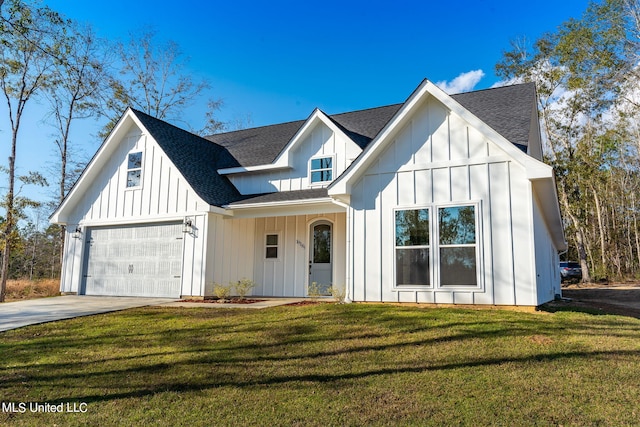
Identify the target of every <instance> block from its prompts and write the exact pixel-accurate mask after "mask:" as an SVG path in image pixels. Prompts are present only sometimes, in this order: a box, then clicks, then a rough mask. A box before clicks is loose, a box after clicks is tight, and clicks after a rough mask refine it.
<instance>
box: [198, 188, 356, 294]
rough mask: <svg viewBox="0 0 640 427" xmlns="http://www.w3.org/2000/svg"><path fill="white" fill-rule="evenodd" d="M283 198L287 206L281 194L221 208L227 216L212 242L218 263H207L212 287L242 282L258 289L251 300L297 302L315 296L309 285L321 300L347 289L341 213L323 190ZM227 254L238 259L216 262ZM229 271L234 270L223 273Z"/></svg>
mask: <svg viewBox="0 0 640 427" xmlns="http://www.w3.org/2000/svg"><path fill="white" fill-rule="evenodd" d="M286 196H287V197H288V198H289V200H282V193H275V194H268V195H260V196H255V197H253V198H248V199H246V200H244V201H241V202H236V203H233V204H230V205H228V206H225V209H226V210H227V212H228V213H229V214H230V215H228V216H224V217H223V218H221V222H220V221H219V222H218V226H217V227H215V228H216V229H217V230H218V232H214V233H212V236H211V238H212V239H214V240H215V246H217V247H218V249H217V250H215V251H213V257H215V256H216V254H217V256H218V260H217V262H216V260H215V259H214V260H212V263H211V264H212V265H214V266H216V267H218V268H216V267H214V268H213V277H214V281H216V282H217V283H228V282H229V281H235V280H240V279H242V278H245V277H246V278H250V279H251V280H253V281H254V282H255V283H256V284H257V286H256V287H255V288H254V289H253V291H252V294H253V295H260V296H266V297H297V298H300V297H307V296H309V295H310V294H314V293H316V292H314V290H313V286H312V284H315V285H316V287H317V289H319V291H320V293H321V294H328V293H329V291H328V289H329V288H330V287H331V286H332V285H336V286H345V285H346V269H347V239H346V235H347V232H346V222H347V221H346V209H345V207H344V206H343V205H341V204H336V203H335V202H333V201H332V200H331V198H329V197H328V196H327V195H326V189H314V190H307V191H300V192H297V191H296V192H290V193H289V194H287V195H286ZM292 196H298V198H297V199H296V198H293V199H291V198H292ZM221 230H224V232H223V233H220V232H219V231H221ZM221 241H224V242H225V243H224V244H222V243H221ZM228 251H232V252H234V253H235V254H236V256H237V257H239V258H240V259H235V260H233V259H231V260H229V261H231V262H220V259H219V258H220V257H223V258H227V259H228V258H229V254H228ZM229 265H237V266H238V268H235V269H234V270H235V271H230V270H227V268H228V266H229ZM225 270H226V271H225ZM310 286H312V290H311V292H310V289H309V287H310ZM208 288H209V287H208ZM206 294H207V295H209V294H211V289H207V292H206Z"/></svg>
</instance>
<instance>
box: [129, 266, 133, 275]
mask: <svg viewBox="0 0 640 427" xmlns="http://www.w3.org/2000/svg"><path fill="white" fill-rule="evenodd" d="M131 273H133V264H129V274H131Z"/></svg>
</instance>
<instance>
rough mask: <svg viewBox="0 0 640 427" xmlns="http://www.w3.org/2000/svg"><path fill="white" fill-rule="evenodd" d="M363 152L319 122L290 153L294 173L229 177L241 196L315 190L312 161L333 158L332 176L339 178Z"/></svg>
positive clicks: (285, 170) (285, 171) (276, 172)
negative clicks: (310, 166) (311, 178)
mask: <svg viewBox="0 0 640 427" xmlns="http://www.w3.org/2000/svg"><path fill="white" fill-rule="evenodd" d="M361 151H362V150H361V149H360V147H358V146H357V145H356V144H355V143H354V142H353V141H351V140H350V139H349V138H346V137H344V136H343V135H341V134H335V133H334V132H333V130H331V129H330V128H329V127H328V126H326V125H325V124H324V123H322V122H319V123H317V124H316V125H315V127H314V128H313V129H312V130H311V132H310V134H309V135H307V136H306V137H305V138H304V139H302V140H301V141H299V142H298V144H296V145H295V146H294V147H293V148H292V150H291V152H290V153H289V156H290V163H291V166H292V167H291V169H283V170H275V171H269V172H252V173H243V174H238V175H230V176H229V179H230V180H231V182H232V183H233V185H234V186H235V187H236V188H237V189H238V191H240V193H241V194H260V193H270V192H273V191H293V190H303V189H307V188H312V186H311V185H310V180H309V159H311V158H315V157H322V156H333V162H334V165H333V174H334V178H336V177H338V176H340V174H342V172H344V170H345V169H346V168H347V167H348V166H349V165H350V164H351V162H352V161H353V160H354V159H355V158H356V157H358V155H359V154H360V152H361Z"/></svg>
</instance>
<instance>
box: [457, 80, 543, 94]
mask: <svg viewBox="0 0 640 427" xmlns="http://www.w3.org/2000/svg"><path fill="white" fill-rule="evenodd" d="M534 84H535V83H533V82H522V83H512V84H508V85H504V86H495V87H487V88H484V89H477V90H471V91H469V92H458V93H454V94H447V95H449V96H457V95H466V94H470V93H478V92H486V91H489V90H496V89H507V88H511V87H514V86H528V85H534Z"/></svg>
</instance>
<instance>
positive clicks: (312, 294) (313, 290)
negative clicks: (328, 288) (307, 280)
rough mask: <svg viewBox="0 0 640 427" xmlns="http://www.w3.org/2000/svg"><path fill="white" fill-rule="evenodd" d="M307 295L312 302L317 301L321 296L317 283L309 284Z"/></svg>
mask: <svg viewBox="0 0 640 427" xmlns="http://www.w3.org/2000/svg"><path fill="white" fill-rule="evenodd" d="M307 294H308V295H309V298H311V299H312V300H316V299H318V298H319V297H321V296H322V286H320V285H319V284H318V282H311V284H310V285H309V288H308V289H307Z"/></svg>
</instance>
